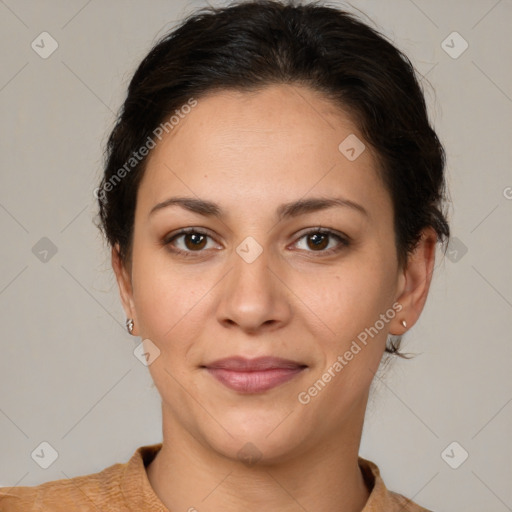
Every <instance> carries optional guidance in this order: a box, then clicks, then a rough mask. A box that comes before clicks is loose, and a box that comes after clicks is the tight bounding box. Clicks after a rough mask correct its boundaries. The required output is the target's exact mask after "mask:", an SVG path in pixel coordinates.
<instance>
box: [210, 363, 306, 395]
mask: <svg viewBox="0 0 512 512" xmlns="http://www.w3.org/2000/svg"><path fill="white" fill-rule="evenodd" d="M203 368H205V369H206V370H208V372H209V373H210V375H212V376H213V377H214V378H215V379H217V380H218V381H219V382H221V383H222V384H224V385H225V386H226V387H228V388H230V389H232V390H234V391H238V392H240V393H261V392H264V391H267V390H269V389H272V388H274V387H276V386H279V385H280V384H284V383H285V382H288V381H289V380H291V379H293V378H294V377H295V376H296V375H298V374H299V373H301V372H302V370H304V369H305V368H307V365H305V364H302V363H298V362H296V361H291V360H289V359H282V358H278V357H268V356H267V357H258V358H255V359H246V358H244V357H228V358H225V359H219V360H218V361H214V362H213V363H210V364H207V365H205V366H204V367H203Z"/></svg>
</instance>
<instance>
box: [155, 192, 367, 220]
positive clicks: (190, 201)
mask: <svg viewBox="0 0 512 512" xmlns="http://www.w3.org/2000/svg"><path fill="white" fill-rule="evenodd" d="M169 206H181V207H182V208H184V209H185V210H189V211H191V212H193V213H197V214H199V215H204V216H205V217H217V218H221V217H223V216H224V211H223V210H222V208H221V207H220V206H219V205H218V204H217V203H214V202H212V201H207V200H204V199H197V198H195V197H171V198H169V199H166V200H165V201H162V202H161V203H158V204H156V205H155V206H153V208H152V209H151V211H150V212H149V215H152V214H153V213H155V212H157V211H159V210H162V209H163V208H168V207H169ZM335 206H338V207H346V208H351V209H353V210H355V211H358V212H359V213H361V214H363V215H365V216H366V217H368V216H369V215H368V212H367V211H366V210H365V208H364V207H363V206H361V205H360V204H358V203H355V202H354V201H351V200H349V199H345V198H342V197H312V198H308V199H299V200H297V201H292V202H290V203H284V204H282V205H280V206H279V207H278V208H277V211H276V213H277V218H278V219H279V220H284V219H289V218H292V217H297V216H299V215H304V214H307V213H312V212H316V211H319V210H325V209H327V208H333V207H335Z"/></svg>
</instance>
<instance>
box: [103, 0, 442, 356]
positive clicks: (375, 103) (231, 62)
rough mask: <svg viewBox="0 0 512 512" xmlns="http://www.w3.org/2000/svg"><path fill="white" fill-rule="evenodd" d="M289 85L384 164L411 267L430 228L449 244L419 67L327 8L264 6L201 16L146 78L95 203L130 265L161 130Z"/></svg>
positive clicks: (165, 41) (117, 132) (123, 121)
mask: <svg viewBox="0 0 512 512" xmlns="http://www.w3.org/2000/svg"><path fill="white" fill-rule="evenodd" d="M287 83H288V84H297V85H303V86H307V87H309V88H311V89H313V90H316V91H319V92H321V93H323V94H324V95H325V97H326V98H328V99H330V100H332V101H333V102H334V104H335V105H338V106H339V107H340V109H341V110H343V111H346V112H348V113H349V114H350V115H351V116H352V118H353V120H354V121H355V123H356V125H357V126H358V127H359V130H360V132H361V134H362V135H363V137H364V139H365V143H367V144H369V145H370V146H371V148H372V150H373V153H374V154H375V155H377V158H378V161H379V173H380V175H381V177H382V180H383V182H384V184H385V186H386V187H387V189H388V191H389V193H390V196H391V199H392V202H393V207H394V228H395V237H396V248H397V256H398V262H399V264H400V266H401V267H403V266H405V265H406V263H407V256H408V254H409V253H410V251H412V250H413V249H414V248H415V247H416V245H417V243H418V241H419V240H420V237H421V231H422V230H423V229H424V228H426V227H429V226H430V227H432V228H433V229H434V230H435V232H436V233H437V236H438V239H439V240H440V241H442V242H444V241H445V240H446V239H447V238H448V237H449V226H448V223H447V221H446V218H445V214H444V212H443V205H444V200H445V195H444V194H445V180H444V168H445V153H444V149H443V147H442V145H441V143H440V142H439V140H438V137H437V136H436V133H435V131H434V130H433V128H432V127H431V125H430V123H429V119H428V114H427V109H426V104H425V100H424V96H423V92H422V89H421V87H420V84H419V82H418V80H417V77H416V74H415V71H414V68H413V66H412V64H411V62H410V61H409V59H408V58H407V57H406V56H405V55H404V54H403V53H401V52H400V51H399V50H398V49H397V48H396V47H395V46H394V45H393V44H391V43H390V42H389V41H388V40H387V39H386V38H385V37H384V36H383V35H381V34H380V33H379V32H377V31H376V30H374V29H372V28H371V27H369V26H368V25H367V24H365V23H363V22H361V21H359V20H358V19H357V18H356V17H355V16H354V15H353V14H350V13H347V12H344V11H341V10H339V9H336V8H332V7H327V6H322V5H320V4H319V3H318V2H310V3H306V4H304V5H300V4H297V3H296V2H285V1H277V0H276V1H272V0H261V1H258V0H256V1H244V2H237V3H235V4H232V5H230V6H229V7H224V8H213V7H210V8H204V9H201V10H199V11H196V12H195V13H194V14H192V15H191V16H189V17H188V18H187V19H185V20H184V21H183V23H182V24H181V25H180V26H179V27H177V28H176V29H174V30H172V31H171V32H170V33H168V34H166V35H165V36H164V37H163V38H161V39H160V40H159V41H158V43H157V44H156V45H155V46H154V47H153V48H152V49H151V51H150V52H149V54H148V55H147V56H146V57H145V58H144V59H143V61H142V62H141V64H140V65H139V67H138V69H137V70H136V72H135V74H134V76H133V78H132V80H131V82H130V85H129V88H128V95H127V98H126V100H125V102H124V104H123V106H122V108H121V111H120V114H119V116H118V119H117V122H116V125H115V127H114V129H113V131H112V133H111V134H110V137H109V139H108V143H107V148H106V164H105V172H104V176H103V179H102V182H101V184H100V187H99V188H98V189H97V191H96V192H97V193H96V197H97V198H98V202H99V216H100V227H101V228H102V230H103V232H104V234H105V236H106V238H107V240H108V242H109V244H110V245H112V246H114V245H115V244H118V246H119V254H120V256H121V259H122V260H123V261H124V262H127V261H129V260H130V254H131V243H132V234H133V224H134V214H135V205H136V197H137V189H138V185H139V183H140V181H141V178H142V175H143V173H144V166H145V162H146V157H141V156H140V154H139V149H140V148H142V147H144V146H146V147H150V146H149V142H150V141H153V145H154V139H155V133H156V130H157V129H158V126H159V125H161V124H162V123H163V122H165V121H166V120H168V119H169V118H170V116H172V115H173V114H174V115H178V114H179V111H180V108H182V107H183V105H187V103H189V102H190V100H191V98H194V99H195V100H198V99H199V98H200V97H201V96H204V95H205V94H207V93H211V92H214V91H215V90H228V89H234V90H239V91H254V90H258V89H261V88H263V87H265V86H268V85H271V84H287ZM144 153H146V152H144ZM135 155H137V158H135ZM127 162H130V165H128V166H127ZM122 169H124V171H122ZM397 347H398V344H395V345H394V344H392V345H391V346H390V347H388V348H387V349H386V350H387V351H388V352H397Z"/></svg>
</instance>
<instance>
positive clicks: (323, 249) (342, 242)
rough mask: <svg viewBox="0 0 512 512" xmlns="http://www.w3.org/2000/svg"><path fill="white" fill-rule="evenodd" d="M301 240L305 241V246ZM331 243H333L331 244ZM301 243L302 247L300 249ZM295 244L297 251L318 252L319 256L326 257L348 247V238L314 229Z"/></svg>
mask: <svg viewBox="0 0 512 512" xmlns="http://www.w3.org/2000/svg"><path fill="white" fill-rule="evenodd" d="M302 240H305V244H304V243H302ZM333 241H334V243H331V242H333ZM336 242H337V243H336ZM301 243H302V247H300V245H301ZM296 244H297V246H298V248H299V249H301V250H304V251H306V252H318V253H320V255H327V254H331V253H335V252H338V251H340V250H341V249H343V248H344V247H348V246H349V245H350V242H349V239H348V238H345V237H343V236H341V235H338V234H337V233H335V232H333V231H326V230H320V229H315V230H311V231H309V232H308V233H304V234H303V235H302V236H301V237H300V238H299V241H298V242H296Z"/></svg>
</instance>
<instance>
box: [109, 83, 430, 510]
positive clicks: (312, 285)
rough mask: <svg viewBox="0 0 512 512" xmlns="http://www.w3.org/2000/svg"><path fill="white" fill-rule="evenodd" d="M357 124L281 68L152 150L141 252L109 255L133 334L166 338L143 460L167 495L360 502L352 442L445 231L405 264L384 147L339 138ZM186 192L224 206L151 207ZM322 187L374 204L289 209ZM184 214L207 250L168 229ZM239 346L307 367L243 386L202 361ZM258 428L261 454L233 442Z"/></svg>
mask: <svg viewBox="0 0 512 512" xmlns="http://www.w3.org/2000/svg"><path fill="white" fill-rule="evenodd" d="M350 134H356V135H357V136H358V137H359V139H360V140H363V138H362V136H361V135H360V134H359V131H358V130H357V126H355V125H354V124H353V122H352V121H351V119H350V117H349V116H348V115H347V114H345V113H343V112H341V111H340V110H339V108H336V106H335V105H334V104H332V103H331V102H330V101H328V100H327V99H325V98H323V97H322V96H321V95H320V93H317V92H315V91H312V90H309V89H307V88H304V87H302V86H293V87H292V86H290V85H273V86H269V87H266V88H264V89H262V90H260V91H258V92H251V93H248V92H233V91H223V92H215V93H214V94H210V95H208V96H206V97H202V98H201V99H199V100H198V105H197V106H196V107H195V108H194V109H192V112H191V113H190V114H188V115H187V116H186V117H185V118H184V119H183V120H181V121H180V124H179V125H178V126H177V127H176V128H175V129H174V130H173V131H171V132H169V134H168V135H166V136H165V137H164V138H163V139H162V141H161V142H159V143H158V144H157V146H156V148H155V149H154V150H153V151H152V152H151V154H150V156H149V157H148V158H149V159H148V163H147V169H146V172H145V175H144V177H143V179H142V182H141V184H140V188H139V190H138V196H137V207H136V213H135V224H134V235H133V248H132V254H131V260H130V261H129V262H127V263H126V264H123V262H122V261H120V259H119V256H118V252H117V247H114V248H113V251H112V264H113V268H114V271H115V273H116V277H117V281H118V284H119V289H120V294H121V298H122V302H123V306H124V309H125V312H126V315H127V317H129V318H133V319H134V324H135V329H134V333H133V334H134V335H136V336H140V337H141V338H142V339H144V340H145V339H149V340H151V342H152V343H153V344H154V346H156V347H158V349H159V350H160V355H159V356H158V357H157V358H156V359H155V360H154V362H152V363H151V364H150V365H149V370H150V372H151V376H152V378H153V380H154V382H155V385H156V387H157V389H158V391H159V393H160V395H161V398H162V419H163V447H162V449H161V451H160V452H159V454H158V455H157V457H156V458H155V459H154V461H153V462H152V463H151V464H150V465H149V467H148V468H147V474H148V478H149V481H150V483H151V486H152V487H153V489H154V490H155V492H156V494H157V495H158V496H159V498H160V499H161V501H162V502H163V503H164V504H165V505H166V506H167V507H168V508H169V509H170V510H176V511H178V510H189V509H191V508H192V507H194V508H195V509H197V510H198V511H199V512H203V511H204V512H206V511H218V510H226V511H239V510H248V511H260V510H262V509H263V508H264V509H265V510H269V511H274V510H275V511H299V510H304V509H306V510H315V511H320V512H321V511H331V510H338V511H341V512H356V511H361V510H362V509H363V507H364V504H365V502H366V500H367V499H368V496H369V490H368V489H367V487H366V485H365V483H364V480H363V478H362V475H361V472H360V470H359V468H358V464H357V457H358V450H359V444H360V439H361V432H362V426H363V420H364V413H365V408H366V404H367V399H368V394H369V389H370V384H371V381H372V378H373V377H374V373H375V372H376V371H377V368H378V366H379V363H380V361H381V357H382V355H383V352H384V348H385V342H386V338H387V335H388V334H389V333H391V334H403V333H404V331H405V329H404V327H403V326H402V325H401V321H402V320H406V321H407V328H410V327H411V326H412V325H414V323H415V322H416V320H417V319H418V317H419V315H420V313H421V311H422V309H423V307H424V304H425V300H426V298H427V294H428V289H429V286H430V281H431V275H432V270H433V266H434V258H435V245H436V235H435V233H434V231H433V230H432V229H430V228H428V229H426V230H425V231H424V233H423V237H422V239H421V241H420V243H419V244H418V247H417V248H416V250H415V251H414V252H413V253H411V254H410V256H409V260H408V263H407V265H406V268H399V265H398V260H397V253H396V248H395V238H394V236H395V234H394V231H393V205H392V202H391V198H390V196H389V193H388V192H387V190H386V189H385V187H384V185H383V183H382V181H381V179H380V178H379V176H378V174H377V171H376V169H377V163H376V160H375V158H374V155H373V154H372V153H371V150H370V148H369V146H368V145H367V146H366V150H365V151H363V153H362V154H361V155H360V156H359V157H358V158H357V159H356V160H354V161H349V160H348V159H347V158H346V157H345V156H344V155H343V154H342V153H341V152H340V151H339V150H338V146H339V144H340V143H341V142H342V141H343V140H344V139H345V138H346V137H347V136H348V135H350ZM178 196H180V197H182V196H187V197H194V198H201V199H205V200H209V201H214V202H215V203H217V204H218V205H219V207H221V208H222V210H223V212H224V213H223V216H222V217H221V218H216V217H213V216H205V215H200V214H198V213H194V212H191V211H188V210H186V209H184V208H182V207H181V206H178V205H174V206H169V207H166V208H161V209H159V210H158V211H156V212H155V213H153V214H150V212H151V209H152V208H153V207H154V206H155V205H156V204H158V203H161V202H163V201H165V200H167V199H168V198H171V197H178ZM311 197H323V198H325V197H343V198H345V199H348V200H350V201H353V202H355V203H358V204H359V205H361V206H362V207H363V208H364V209H365V210H366V212H367V213H366V214H363V213H361V212H359V211H358V210H357V209H355V208H350V207H347V206H344V207H340V206H336V207H330V208H325V209H321V210H316V211H310V212H307V213H303V214H301V215H298V216H296V217H291V218H286V219H282V220H278V218H277V216H276V210H277V208H278V207H279V206H280V205H281V204H282V203H288V202H292V201H296V200H298V199H304V198H311ZM187 227H194V228H198V229H201V230H203V231H208V234H209V237H207V238H206V239H205V241H204V242H203V243H202V245H201V244H200V245H201V248H200V249H199V251H202V252H198V249H196V248H195V247H196V246H194V244H193V242H192V241H191V240H190V236H188V237H183V236H182V237H180V238H178V239H175V240H174V242H173V243H171V244H169V245H165V241H166V239H167V241H168V240H169V238H170V237H169V235H172V234H174V233H176V232H177V231H179V230H180V229H181V228H187ZM318 227H323V228H328V229H330V230H332V231H334V232H335V233H341V234H343V235H345V236H347V237H349V239H350V244H349V245H348V246H345V245H342V244H340V242H339V241H338V240H337V239H336V238H335V237H330V238H329V237H327V238H326V240H325V243H324V245H322V247H321V248H320V249H319V248H317V247H318V246H315V244H314V243H313V242H312V241H311V236H309V237H308V236H304V232H305V231H306V230H308V229H313V230H314V228H318ZM246 237H253V238H254V239H255V240H256V241H257V243H258V244H259V246H260V247H261V249H262V253H261V254H260V255H259V256H258V257H257V258H256V259H255V261H253V262H252V263H248V262H247V261H245V260H244V259H243V258H242V257H241V256H240V255H239V254H238V253H237V252H236V249H237V247H238V246H239V245H240V244H241V242H242V241H244V239H246ZM187 240H188V241H187ZM196 240H197V239H196ZM196 243H197V242H196ZM173 244H174V245H173ZM173 246H174V247H176V248H178V249H182V250H184V251H187V250H188V251H189V252H190V253H192V254H191V256H190V257H185V256H183V255H179V254H175V253H173V252H172V250H171V248H172V247H173ZM335 247H339V248H340V250H339V251H338V252H335V253H332V254H330V255H329V254H326V253H325V251H328V250H329V249H330V248H335ZM322 251H323V252H322ZM397 303H399V304H400V305H401V306H402V309H401V311H400V313H398V314H396V316H395V317H394V318H393V319H391V320H389V321H388V322H387V323H385V326H384V328H382V329H381V330H380V331H379V333H378V335H376V336H374V337H373V338H370V341H369V342H368V344H367V345H366V346H364V348H362V350H361V351H360V352H359V353H357V355H355V356H354V357H353V359H352V360H351V361H350V362H348V364H347V365H346V366H344V367H343V369H342V371H340V372H338V373H337V374H336V376H335V377H334V378H332V379H331V381H330V382H328V383H327V384H326V386H325V387H324V388H323V389H322V390H321V392H319V393H318V394H317V396H315V397H312V398H311V401H310V402H309V403H308V404H306V405H304V404H301V403H300V402H299V401H298V398H297V397H298V394H299V393H300V392H303V391H307V390H308V388H310V387H311V386H312V385H313V384H314V382H315V381H317V380H318V379H319V378H321V376H322V375H323V374H324V373H325V372H326V371H327V369H328V368H329V367H332V365H333V363H334V362H335V361H336V360H337V358H338V356H339V355H343V354H344V353H345V352H346V351H347V350H348V349H349V347H350V346H351V343H352V342H353V340H355V339H356V338H357V335H358V334H360V333H361V332H362V331H364V330H365V328H368V327H370V326H373V325H374V324H375V322H376V321H377V320H378V319H379V315H381V314H383V313H385V312H386V311H387V310H389V309H390V308H391V309H392V306H393V304H397ZM145 343H147V342H145ZM233 355H243V356H245V357H248V358H252V357H259V356H263V355H272V356H277V357H283V358H287V359H292V360H294V361H298V362H301V363H303V364H306V365H307V368H306V369H305V370H304V371H302V372H301V373H300V374H298V375H297V376H296V377H295V378H293V379H292V380H290V381H288V382H286V383H284V384H281V385H279V386H277V387H275V388H273V389H270V390H268V391H266V392H262V393H257V394H242V393H238V392H236V391H233V390H231V389H229V388H227V387H225V386H224V385H223V384H221V383H220V382H218V381H217V380H216V379H214V378H213V377H212V376H211V375H210V374H209V373H208V372H207V371H206V370H205V369H204V368H201V365H205V364H206V363H208V362H212V361H214V360H217V359H220V358H224V357H228V356H233ZM248 442H250V443H252V445H254V447H256V450H257V454H258V455H257V457H259V460H258V461H257V462H256V463H253V464H247V463H245V462H244V461H242V460H240V458H239V457H238V455H237V454H238V453H239V451H240V450H241V449H242V448H243V447H244V446H245V445H246V443H248ZM245 449H246V450H247V448H245ZM192 510H193V509H192Z"/></svg>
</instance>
